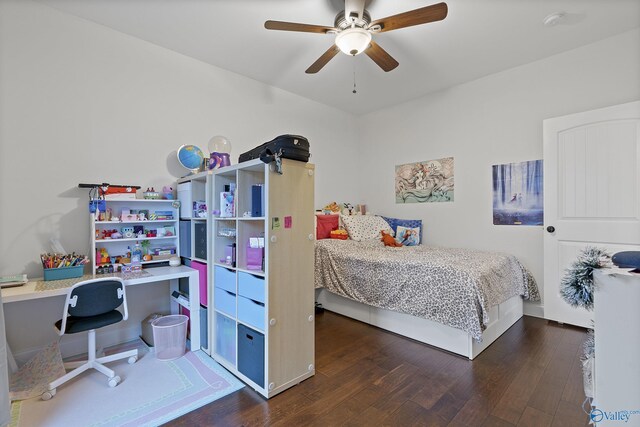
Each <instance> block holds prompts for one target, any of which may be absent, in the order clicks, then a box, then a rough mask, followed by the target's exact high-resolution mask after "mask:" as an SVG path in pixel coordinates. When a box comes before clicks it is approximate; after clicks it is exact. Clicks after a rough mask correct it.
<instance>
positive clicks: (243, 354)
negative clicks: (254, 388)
mask: <svg viewBox="0 0 640 427" xmlns="http://www.w3.org/2000/svg"><path fill="white" fill-rule="evenodd" d="M238 371H240V372H241V373H243V374H244V375H246V376H247V378H249V379H250V380H251V381H253V382H254V383H256V384H258V385H259V386H260V387H264V335H263V334H261V333H260V332H258V331H254V330H253V329H251V328H247V327H246V326H244V325H240V324H238Z"/></svg>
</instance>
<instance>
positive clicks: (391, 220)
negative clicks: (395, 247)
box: [382, 216, 422, 244]
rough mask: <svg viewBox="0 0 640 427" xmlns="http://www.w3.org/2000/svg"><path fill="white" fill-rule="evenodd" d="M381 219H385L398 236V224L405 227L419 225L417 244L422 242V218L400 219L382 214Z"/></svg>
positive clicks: (416, 226)
mask: <svg viewBox="0 0 640 427" xmlns="http://www.w3.org/2000/svg"><path fill="white" fill-rule="evenodd" d="M382 219H384V220H385V221H387V223H388V224H389V227H391V228H392V229H393V233H394V234H395V235H396V237H398V226H399V225H400V226H403V227H407V228H418V227H420V240H418V244H420V243H421V242H422V220H421V219H400V218H391V217H386V216H383V217H382Z"/></svg>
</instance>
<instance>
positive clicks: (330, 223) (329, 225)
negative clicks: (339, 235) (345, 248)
mask: <svg viewBox="0 0 640 427" xmlns="http://www.w3.org/2000/svg"><path fill="white" fill-rule="evenodd" d="M339 221H340V218H339V217H338V215H316V239H318V240H320V239H328V238H329V237H331V232H332V231H333V230H337V229H338V223H339Z"/></svg>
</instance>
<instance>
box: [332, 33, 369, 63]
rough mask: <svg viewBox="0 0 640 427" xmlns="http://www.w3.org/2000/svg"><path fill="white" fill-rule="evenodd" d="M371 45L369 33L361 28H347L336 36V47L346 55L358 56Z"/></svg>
mask: <svg viewBox="0 0 640 427" xmlns="http://www.w3.org/2000/svg"><path fill="white" fill-rule="evenodd" d="M370 43H371V33H370V32H368V31H367V30H364V29H362V28H357V27H356V28H347V29H346V30H343V31H341V32H339V33H338V35H337V36H336V46H338V47H339V48H340V50H341V51H343V52H344V53H346V54H347V55H353V56H355V55H358V54H360V53H362V52H364V51H365V49H366V48H368V47H369V44H370Z"/></svg>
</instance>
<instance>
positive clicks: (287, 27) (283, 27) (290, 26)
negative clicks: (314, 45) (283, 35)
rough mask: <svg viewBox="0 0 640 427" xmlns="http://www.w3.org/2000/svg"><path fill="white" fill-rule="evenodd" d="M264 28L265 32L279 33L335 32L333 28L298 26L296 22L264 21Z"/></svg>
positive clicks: (309, 25)
mask: <svg viewBox="0 0 640 427" xmlns="http://www.w3.org/2000/svg"><path fill="white" fill-rule="evenodd" d="M264 27H265V28H266V29H267V30H280V31H300V32H303V33H319V34H326V33H327V32H329V31H337V30H336V29H335V28H333V27H325V26H324V25H311V24H299V23H297V22H284V21H266V22H265V23H264Z"/></svg>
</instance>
